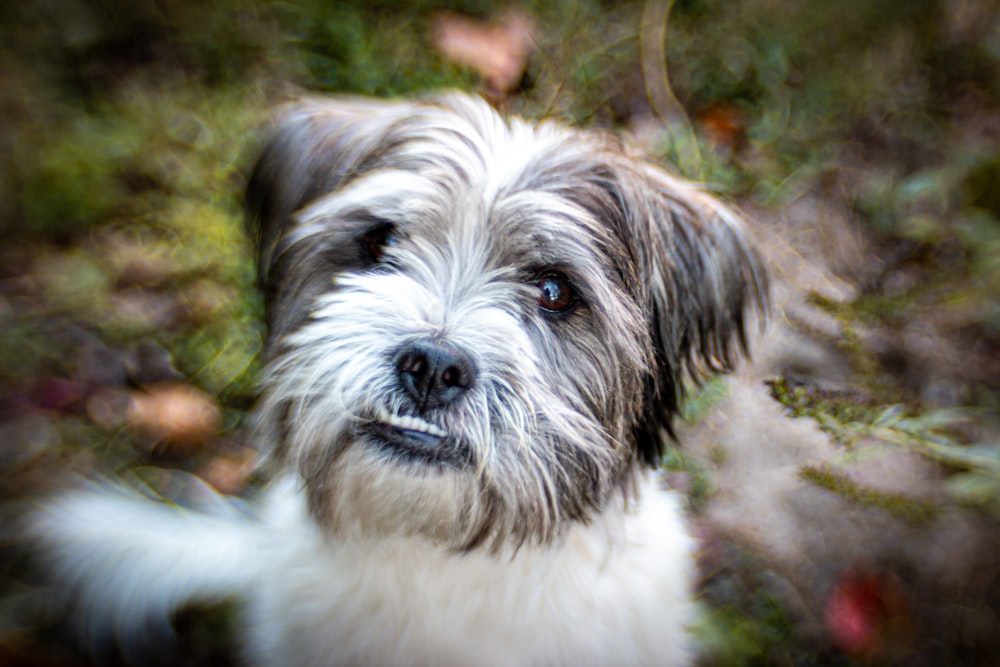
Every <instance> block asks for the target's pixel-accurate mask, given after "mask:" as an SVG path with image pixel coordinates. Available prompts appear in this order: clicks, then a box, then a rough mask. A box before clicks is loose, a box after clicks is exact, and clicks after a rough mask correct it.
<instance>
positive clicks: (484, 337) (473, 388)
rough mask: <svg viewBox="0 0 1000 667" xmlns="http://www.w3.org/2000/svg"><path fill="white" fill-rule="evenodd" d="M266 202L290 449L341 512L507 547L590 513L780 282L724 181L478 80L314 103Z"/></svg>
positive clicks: (263, 184)
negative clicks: (530, 118) (504, 108)
mask: <svg viewBox="0 0 1000 667" xmlns="http://www.w3.org/2000/svg"><path fill="white" fill-rule="evenodd" d="M248 203H249V207H250V212H251V215H252V217H253V219H254V220H255V221H256V223H257V225H258V228H257V231H258V240H259V259H260V272H261V280H262V284H263V286H264V289H265V292H266V296H267V303H268V325H269V328H270V343H269V347H268V353H267V354H268V364H269V366H268V371H267V376H266V380H265V382H266V383H265V394H264V397H263V401H262V406H261V424H262V428H263V429H264V431H265V437H266V438H267V440H268V441H269V446H270V447H271V448H272V449H271V451H270V457H271V461H272V463H273V464H275V465H277V466H281V467H291V468H292V469H294V470H295V471H296V472H297V473H298V474H299V475H300V476H301V477H302V479H303V480H304V483H305V487H306V491H307V494H308V497H309V503H310V509H311V512H312V513H313V515H314V517H315V518H316V519H317V520H318V522H319V523H320V525H322V526H323V527H324V528H325V529H327V530H328V531H330V532H333V533H338V534H342V535H349V534H364V535H387V534H399V533H404V534H420V535H424V536H426V537H429V538H431V539H432V540H434V541H436V542H437V543H440V544H442V545H445V546H448V547H451V548H455V549H468V548H472V547H475V546H477V545H481V544H485V545H487V546H490V547H493V548H498V547H500V546H502V545H504V544H507V543H513V544H515V545H516V544H520V543H522V542H524V541H538V542H545V541H548V540H551V539H553V538H555V537H556V536H557V535H559V534H560V532H561V531H562V530H563V529H564V528H565V526H567V525H569V524H570V523H572V522H576V521H587V520H588V519H590V518H591V517H592V516H593V515H594V513H596V512H600V511H601V510H602V509H603V508H604V507H605V505H606V504H607V503H608V502H609V501H610V499H612V498H613V497H615V496H616V495H618V494H621V493H627V491H628V488H629V486H630V483H631V481H632V480H633V477H634V472H635V470H636V469H637V468H638V466H639V465H640V464H643V463H655V462H656V460H657V459H658V456H659V452H660V441H661V432H662V431H663V429H664V428H665V427H666V428H669V420H670V418H671V417H672V415H673V414H674V413H675V412H676V410H677V407H678V401H679V400H680V397H681V392H682V382H683V376H684V374H685V373H689V374H694V375H697V374H699V373H701V372H704V371H706V370H723V369H725V368H726V367H728V366H729V365H730V363H731V362H732V357H733V353H734V351H735V348H737V347H738V345H737V343H741V344H743V345H744V346H745V340H744V311H745V310H746V309H749V308H752V307H754V306H755V305H759V304H760V302H761V300H762V298H763V296H762V294H763V273H762V270H761V267H760V265H759V262H758V259H757V256H756V255H755V254H754V252H753V251H752V250H751V249H750V247H749V246H748V242H747V240H746V238H745V236H744V231H743V229H742V227H741V226H740V224H739V222H738V221H737V220H736V219H735V218H734V217H733V216H732V215H731V214H730V213H729V212H728V211H726V210H725V209H724V208H723V207H721V206H720V205H718V204H717V203H715V202H714V201H713V200H712V199H711V198H709V197H707V196H706V195H704V194H702V193H700V192H698V191H696V190H695V189H693V188H691V187H690V186H688V185H686V184H683V183H682V182H680V181H678V180H676V179H674V178H672V177H670V176H668V175H667V174H666V173H664V172H662V171H660V170H658V169H656V168H654V167H652V166H650V165H648V164H646V163H643V162H641V161H639V160H637V159H635V158H632V157H629V156H627V155H626V154H625V152H624V150H623V148H622V146H621V145H620V144H619V143H618V142H617V141H615V140H614V139H613V138H611V137H609V136H605V135H600V134H596V133H584V132H580V131H575V130H571V129H568V128H565V127H561V126H558V125H555V124H543V125H540V126H530V125H528V124H525V123H522V122H520V121H511V122H505V121H503V120H502V119H501V118H500V117H499V116H497V115H496V114H495V113H494V112H493V111H492V110H491V109H489V107H487V106H486V105H485V104H484V103H482V102H479V101H475V100H472V99H470V98H467V97H464V96H459V95H453V96H446V97H442V98H437V99H436V100H434V101H430V102H427V103H404V102H367V101H359V100H343V99H340V100H338V99H330V100H307V101H302V102H299V103H296V104H294V105H292V106H291V107H290V108H289V109H288V110H287V111H286V113H285V114H284V115H283V117H282V118H281V120H280V121H279V123H278V126H277V129H276V131H275V132H274V134H273V136H272V137H271V139H270V141H269V143H268V145H267V147H266V149H265V151H264V154H263V157H262V158H261V160H260V162H259V163H258V165H257V168H256V170H255V172H254V175H253V177H252V179H251V183H250V187H249V194H248Z"/></svg>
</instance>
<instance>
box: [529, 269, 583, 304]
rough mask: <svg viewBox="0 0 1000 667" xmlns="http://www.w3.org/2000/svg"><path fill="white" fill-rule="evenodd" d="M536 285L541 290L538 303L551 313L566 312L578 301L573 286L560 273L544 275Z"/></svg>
mask: <svg viewBox="0 0 1000 667" xmlns="http://www.w3.org/2000/svg"><path fill="white" fill-rule="evenodd" d="M535 287H537V288H538V289H539V290H540V292H541V293H540V294H539V295H538V305H539V306H541V307H542V308H543V309H545V310H547V311H549V312H551V313H562V312H565V311H567V310H569V309H570V308H572V307H573V305H574V304H575V303H576V293H575V292H574V291H573V287H572V286H571V285H570V284H569V281H568V280H566V277H565V276H563V275H560V274H558V273H550V274H547V275H544V276H542V277H541V278H540V279H539V281H538V282H537V283H535Z"/></svg>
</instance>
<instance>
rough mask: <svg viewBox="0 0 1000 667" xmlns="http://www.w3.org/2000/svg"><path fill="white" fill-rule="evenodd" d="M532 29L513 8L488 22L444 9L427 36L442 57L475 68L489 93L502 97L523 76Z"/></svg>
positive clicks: (512, 88) (524, 16)
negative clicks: (430, 33)
mask: <svg viewBox="0 0 1000 667" xmlns="http://www.w3.org/2000/svg"><path fill="white" fill-rule="evenodd" d="M534 32H535V25H534V21H533V20H532V18H531V17H530V16H528V15H527V14H526V13H524V12H521V11H517V10H511V11H509V12H507V13H505V14H504V15H503V16H502V18H501V19H500V20H499V21H496V22H490V23H483V22H481V21H476V20H473V19H470V18H468V17H465V16H460V15H458V14H452V13H447V12H446V13H442V14H439V15H438V16H437V17H436V18H435V19H434V21H433V27H432V36H431V38H432V41H433V43H434V45H435V46H436V47H437V48H438V50H440V51H441V53H443V54H444V56H445V57H446V58H448V59H450V60H452V61H454V62H456V63H458V64H460V65H465V66H466V67H470V68H472V69H474V70H476V71H477V72H479V74H480V75H481V76H482V77H483V81H484V82H485V83H486V87H487V88H488V89H489V91H490V93H491V94H493V95H496V96H498V97H504V96H506V95H507V93H509V92H510V91H512V90H514V89H515V88H517V86H518V84H519V83H520V82H521V78H522V77H523V76H524V69H525V67H527V64H528V57H529V56H530V55H531V51H532V48H533V46H534V42H535V40H534Z"/></svg>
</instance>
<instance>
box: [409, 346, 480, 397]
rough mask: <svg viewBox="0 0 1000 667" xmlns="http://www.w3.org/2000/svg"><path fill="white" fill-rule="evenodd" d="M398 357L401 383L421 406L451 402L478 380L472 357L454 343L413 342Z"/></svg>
mask: <svg viewBox="0 0 1000 667" xmlns="http://www.w3.org/2000/svg"><path fill="white" fill-rule="evenodd" d="M395 360H396V361H395V363H396V371H397V374H398V376H399V380H400V383H401V384H402V385H403V388H404V389H406V391H407V393H408V394H410V396H412V397H413V398H414V400H416V401H417V404H418V405H419V406H420V407H421V408H427V407H434V406H438V405H446V404H448V403H451V402H452V401H454V400H455V399H457V398H458V397H459V396H461V395H462V394H463V393H464V392H465V391H466V390H467V389H469V388H470V387H471V386H472V384H473V382H474V381H475V367H474V366H473V364H472V360H471V359H470V358H469V356H468V355H467V354H466V353H465V352H463V351H462V350H460V349H458V348H456V347H453V346H451V345H444V344H440V343H430V342H413V343H409V344H407V345H404V346H403V348H402V349H400V350H399V352H397V353H396V357H395Z"/></svg>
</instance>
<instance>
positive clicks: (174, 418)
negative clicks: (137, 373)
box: [126, 382, 222, 454]
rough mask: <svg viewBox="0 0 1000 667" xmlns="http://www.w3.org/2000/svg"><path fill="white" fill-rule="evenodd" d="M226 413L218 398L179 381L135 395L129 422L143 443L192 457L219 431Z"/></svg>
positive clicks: (130, 406) (152, 387)
mask: <svg viewBox="0 0 1000 667" xmlns="http://www.w3.org/2000/svg"><path fill="white" fill-rule="evenodd" d="M221 420H222V411H221V410H220V408H219V405H218V403H217V402H216V401H215V399H214V398H212V397H211V396H209V395H208V394H206V393H204V392H202V391H200V390H198V389H195V388H194V387H192V386H191V385H188V384H183V383H179V382H164V383H160V384H154V385H150V386H148V387H144V388H143V389H139V390H136V391H134V392H132V395H131V397H130V399H129V404H128V411H127V414H126V421H127V423H128V425H129V428H130V429H131V430H132V432H133V433H134V434H135V435H136V436H137V437H138V439H139V440H140V442H141V443H142V444H145V445H148V446H149V448H150V449H154V448H158V447H161V446H162V447H165V448H167V449H168V450H169V451H170V452H171V453H175V454H192V453H195V452H196V451H197V450H199V449H200V448H202V447H203V446H204V445H205V444H206V443H207V442H208V441H209V440H211V439H212V438H213V437H214V436H215V435H216V434H217V433H218V431H219V426H220V424H221Z"/></svg>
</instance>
